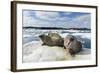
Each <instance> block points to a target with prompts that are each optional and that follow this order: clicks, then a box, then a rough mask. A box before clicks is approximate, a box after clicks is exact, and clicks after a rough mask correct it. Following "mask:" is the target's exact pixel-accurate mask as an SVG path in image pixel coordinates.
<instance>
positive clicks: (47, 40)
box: [39, 33, 64, 47]
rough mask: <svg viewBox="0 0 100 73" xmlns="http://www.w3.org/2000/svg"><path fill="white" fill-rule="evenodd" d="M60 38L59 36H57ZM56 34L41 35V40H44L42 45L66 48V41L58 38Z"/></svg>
mask: <svg viewBox="0 0 100 73" xmlns="http://www.w3.org/2000/svg"><path fill="white" fill-rule="evenodd" d="M57 36H58V35H57ZM57 36H56V35H55V34H52V33H51V34H49V35H44V34H42V35H40V36H39V37H40V39H41V40H42V42H43V44H42V45H48V46H59V47H63V46H64V41H63V39H62V38H59V36H58V37H57ZM56 37H57V38H56Z"/></svg>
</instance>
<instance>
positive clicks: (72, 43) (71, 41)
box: [64, 35, 82, 55]
mask: <svg viewBox="0 0 100 73" xmlns="http://www.w3.org/2000/svg"><path fill="white" fill-rule="evenodd" d="M64 47H65V48H66V49H69V52H70V54H71V55H75V54H76V53H78V52H80V51H81V50H82V43H81V42H80V41H78V40H77V38H76V37H74V36H72V35H68V36H67V37H65V38H64Z"/></svg>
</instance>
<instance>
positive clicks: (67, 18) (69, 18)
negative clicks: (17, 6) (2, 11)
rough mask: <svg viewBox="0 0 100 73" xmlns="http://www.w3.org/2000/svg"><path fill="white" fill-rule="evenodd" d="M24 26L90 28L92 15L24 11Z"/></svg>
mask: <svg viewBox="0 0 100 73" xmlns="http://www.w3.org/2000/svg"><path fill="white" fill-rule="evenodd" d="M23 26H24V27H25V26H34V27H64V28H73V27H74V28H75V27H76V28H90V26H91V14H90V13H83V12H62V11H57V12H56V11H34V10H23Z"/></svg>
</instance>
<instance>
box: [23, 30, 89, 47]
mask: <svg viewBox="0 0 100 73" xmlns="http://www.w3.org/2000/svg"><path fill="white" fill-rule="evenodd" d="M50 32H56V33H59V34H60V35H61V36H62V37H63V38H64V37H66V36H67V35H74V36H76V37H77V39H78V40H79V41H81V42H82V45H83V47H84V48H89V49H90V48H91V32H90V31H89V30H88V31H87V30H82V31H81V30H77V31H76V30H41V29H29V28H28V29H23V37H22V38H23V40H22V41H23V44H26V43H29V42H32V41H40V40H41V39H40V38H39V35H41V34H48V33H50Z"/></svg>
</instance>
